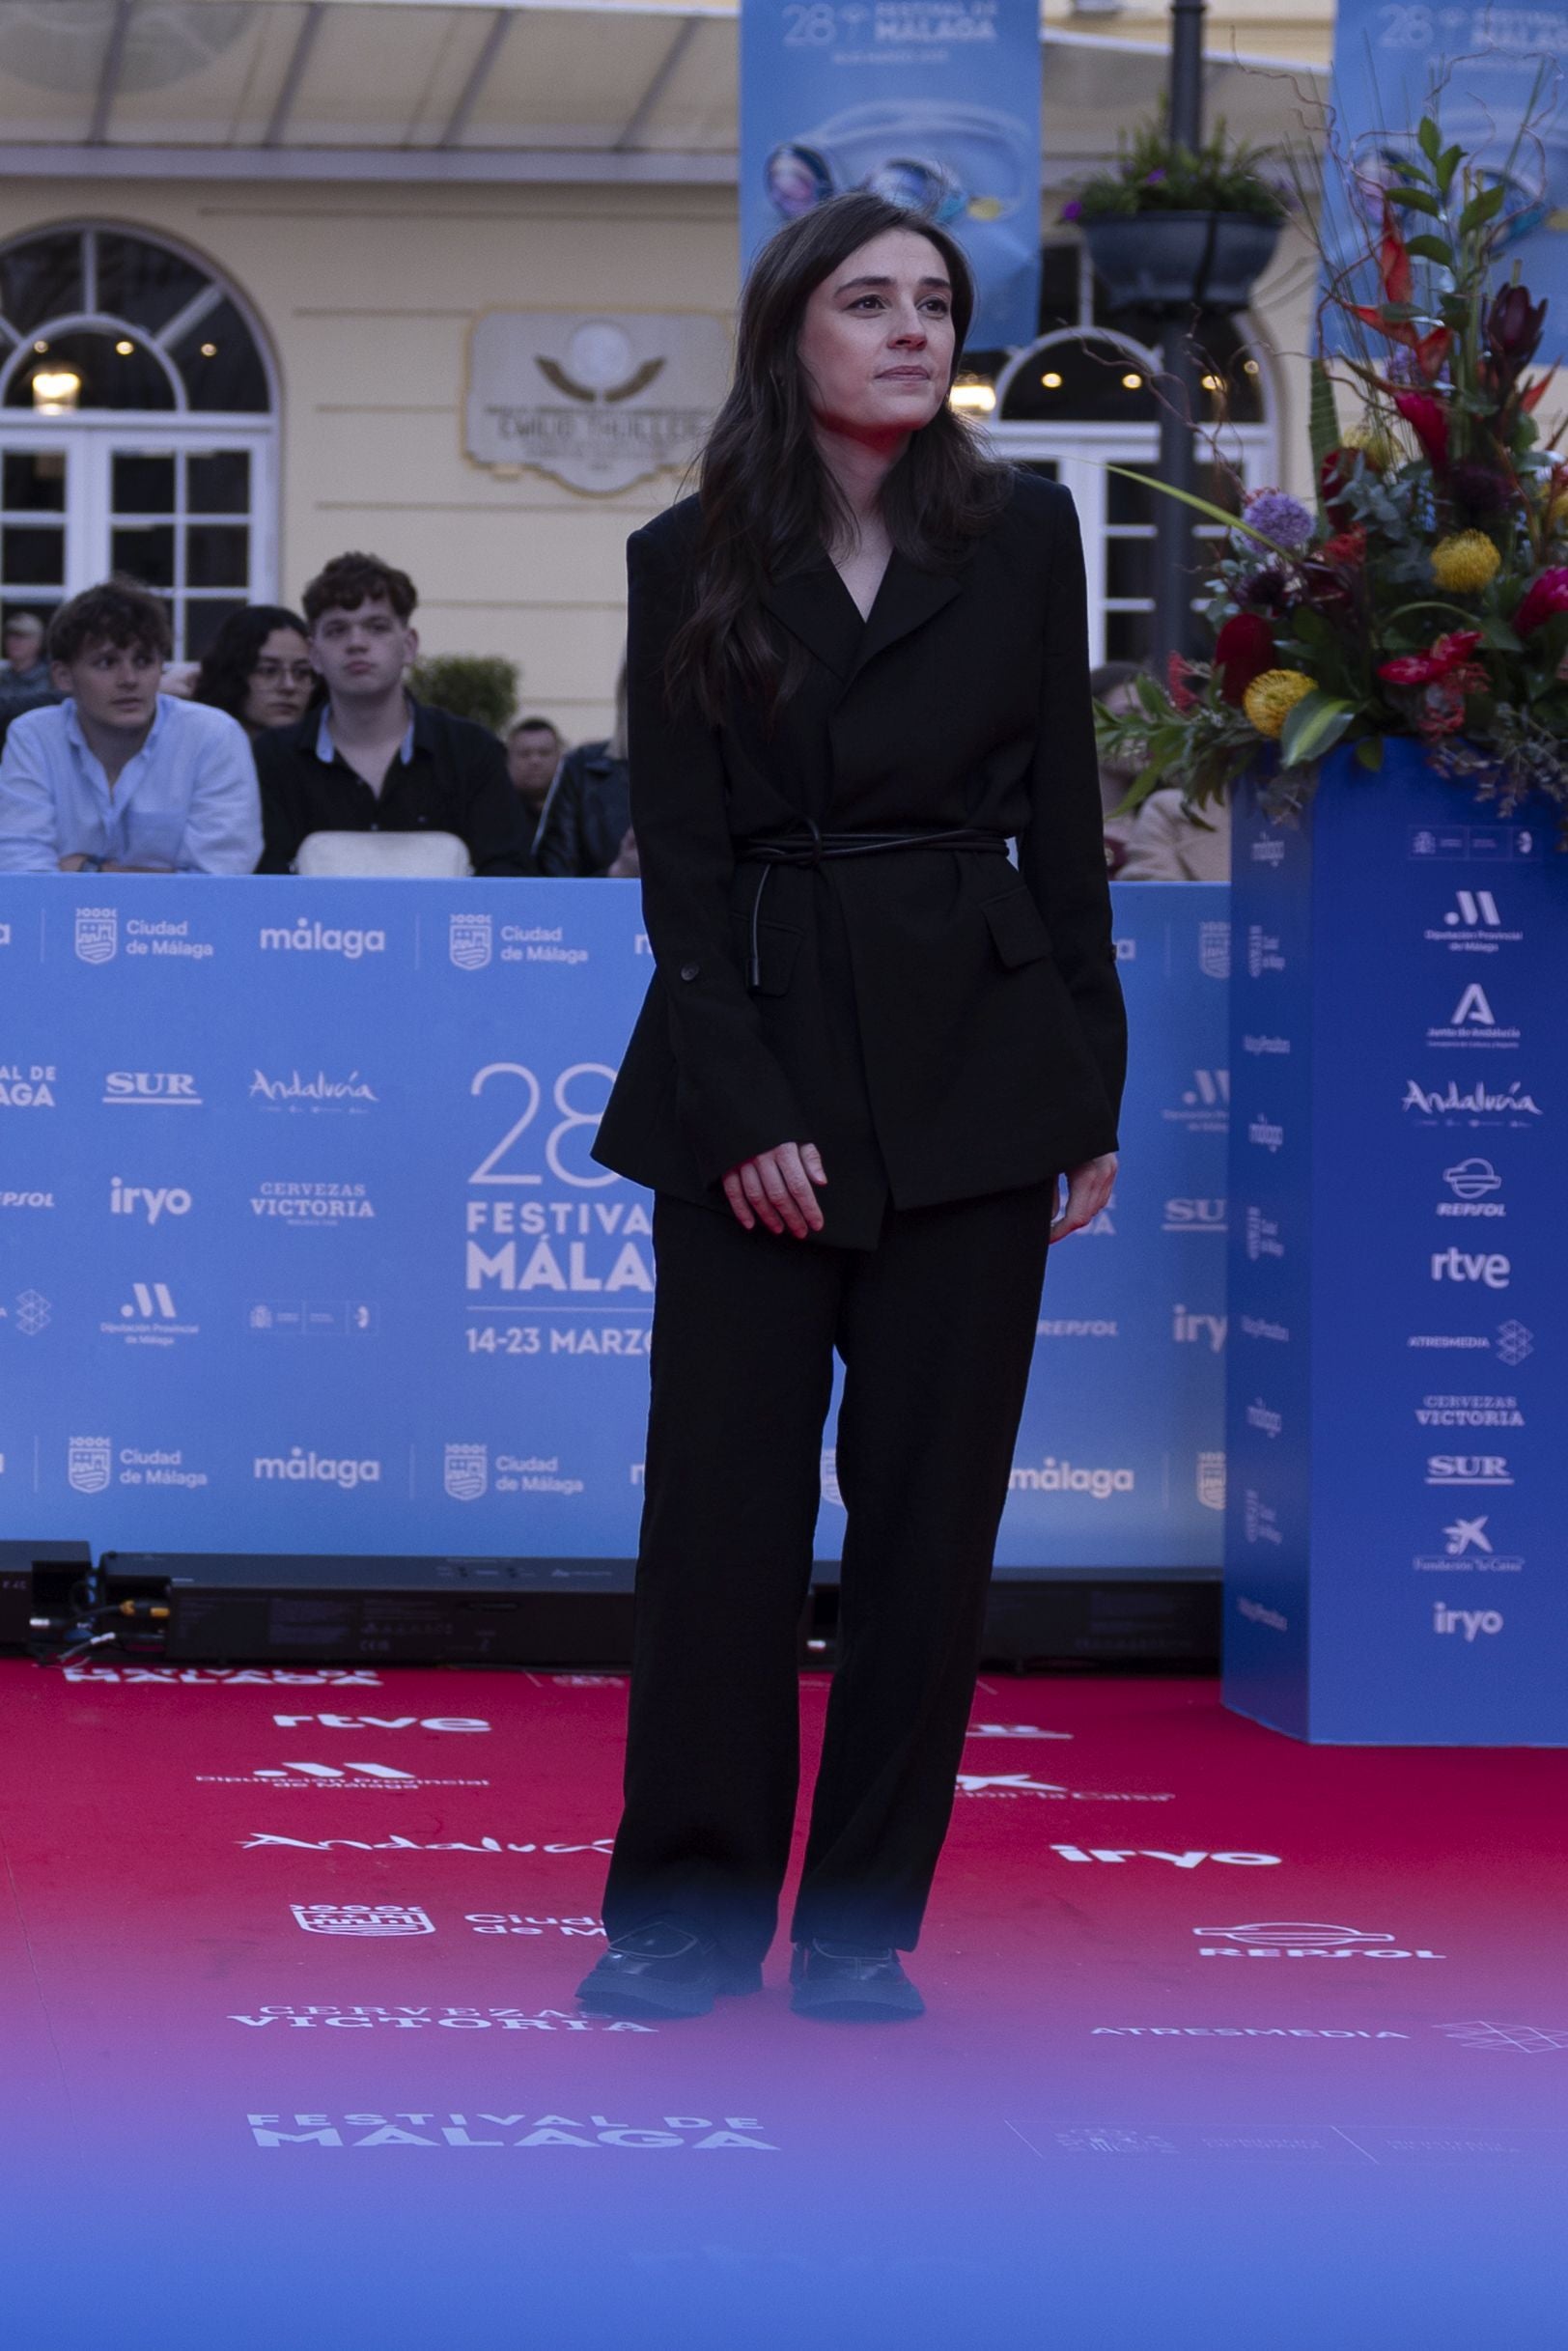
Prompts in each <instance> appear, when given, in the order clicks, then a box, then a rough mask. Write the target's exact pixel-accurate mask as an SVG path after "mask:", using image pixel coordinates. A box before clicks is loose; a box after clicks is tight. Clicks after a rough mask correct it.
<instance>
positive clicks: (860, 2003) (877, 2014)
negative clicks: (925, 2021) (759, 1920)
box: [790, 1936, 926, 2025]
mask: <svg viewBox="0 0 1568 2351" xmlns="http://www.w3.org/2000/svg"><path fill="white" fill-rule="evenodd" d="M790 1981H791V1983H792V1984H793V1985H794V1986H795V1989H794V1991H793V1993H792V1994H791V1996H790V2006H791V2007H792V2008H793V2009H794V2010H795V2013H796V2015H797V2016H819V2017H824V2018H826V2019H827V2020H829V2021H830V2022H833V2023H838V2024H852V2023H853V2024H867V2025H890V2024H892V2023H894V2022H895V2021H896V2020H898V2019H899V2018H901V2017H906V2016H924V2014H925V2012H926V2003H925V2001H923V2000H922V1999H921V1998H920V1995H919V1993H918V1992H917V1991H916V1990H915V1988H914V1986H913V1984H911V1983H910V1979H909V1977H908V1976H907V1975H906V1974H905V1973H904V1969H903V1967H902V1965H901V1964H900V1961H899V1956H898V1953H897V1952H896V1951H895V1950H891V1949H885V1950H868V1949H865V1948H864V1947H862V1946H860V1945H855V1944H852V1943H835V1942H833V1941H831V1940H824V1939H823V1938H822V1937H820V1936H819V1937H817V1938H815V1939H814V1940H813V1941H812V1942H810V1943H798V1944H797V1945H796V1946H795V1955H794V1957H793V1958H792V1959H791V1961H790Z"/></svg>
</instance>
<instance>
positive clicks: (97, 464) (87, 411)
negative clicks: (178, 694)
mask: <svg viewBox="0 0 1568 2351" xmlns="http://www.w3.org/2000/svg"><path fill="white" fill-rule="evenodd" d="M103 232H108V233H110V234H112V235H116V236H125V237H134V238H140V239H142V240H143V241H144V242H145V243H147V244H152V245H158V246H162V247H163V248H165V249H166V250H167V251H169V252H171V253H174V254H177V255H178V256H179V257H180V258H181V259H182V261H185V262H188V263H189V264H190V266H192V268H194V269H199V270H200V271H201V272H202V274H203V276H204V277H205V279H206V280H207V283H206V285H205V286H204V287H203V289H202V291H201V292H200V293H199V294H195V295H193V296H192V298H191V300H190V301H189V302H188V303H187V304H186V306H185V308H184V309H183V310H182V311H181V312H180V313H179V314H178V316H177V317H175V318H174V319H172V320H170V321H169V322H167V323H166V324H165V326H164V327H163V328H162V329H161V331H160V333H159V334H158V335H155V336H150V335H149V334H148V333H147V332H146V331H145V330H144V329H143V328H141V327H138V326H135V325H130V324H124V327H123V331H124V332H125V333H126V334H127V335H129V336H131V337H133V338H134V340H135V341H136V342H137V343H138V344H139V345H140V346H141V347H142V348H143V349H144V350H147V351H149V352H151V353H152V354H153V355H154V357H155V358H156V359H157V360H158V362H159V364H160V365H161V366H162V367H163V368H164V370H165V372H166V373H167V375H168V377H169V379H170V383H171V387H172V389H173V392H174V397H175V400H176V402H177V403H178V404H179V405H178V406H175V407H173V408H153V409H141V408H80V409H75V410H72V411H71V412H70V414H69V415H65V416H41V415H38V414H36V413H35V412H33V411H31V410H29V409H27V408H12V407H6V406H0V449H39V450H42V449H63V450H64V451H65V452H66V560H65V570H66V579H65V586H64V588H63V589H62V590H61V591H59V594H60V596H61V597H62V599H64V598H68V597H71V596H76V595H79V594H80V592H81V590H82V589H83V588H89V587H92V586H93V585H94V583H95V582H96V581H98V580H100V579H103V578H106V577H107V575H108V573H109V569H110V564H109V544H110V532H111V529H112V527H113V518H112V516H111V512H110V469H111V459H112V455H113V452H114V450H115V449H117V448H118V449H120V450H122V451H127V450H133V451H136V452H138V453H145V454H147V455H150V456H151V455H157V456H167V455H176V456H177V455H179V454H180V453H181V452H187V453H189V454H192V455H197V456H200V455H202V454H204V453H206V452H208V451H214V450H224V449H242V450H244V451H245V452H246V453H247V454H248V455H249V458H250V507H249V511H248V513H247V514H245V515H244V516H243V517H241V516H239V515H234V516H232V517H226V518H222V519H226V520H232V521H234V522H239V521H241V520H243V521H244V522H246V523H247V524H248V526H249V531H250V541H249V548H250V560H249V578H248V581H247V583H246V585H245V586H244V588H243V589H240V588H238V587H237V588H235V589H234V590H232V591H229V592H228V593H230V594H232V595H233V596H235V597H238V596H240V595H243V597H244V600H245V601H246V602H248V603H272V602H276V600H277V594H278V554H279V491H280V482H279V454H280V433H279V397H278V378H277V369H276V366H275V364H274V362H273V358H272V353H271V350H270V348H269V346H268V342H267V338H266V334H265V333H264V332H263V330H262V325H261V322H260V320H259V319H258V318H257V317H256V314H255V312H254V311H253V310H252V308H251V305H250V303H249V302H248V301H247V300H246V299H245V297H244V296H243V294H240V292H239V290H238V288H237V287H236V286H234V285H232V284H231V283H230V282H229V280H228V279H227V278H226V277H224V276H223V275H222V274H221V273H220V272H219V271H218V270H216V269H214V268H213V266H212V265H211V263H210V261H209V260H208V259H207V257H206V255H205V254H201V253H198V252H196V251H194V250H193V249H192V248H191V247H190V246H188V245H185V244H183V243H182V242H181V240H180V239H179V238H173V237H168V236H165V235H164V234H163V232H162V231H161V230H156V229H150V228H148V227H146V226H145V225H144V224H143V223H141V222H139V221H128V220H104V219H102V218H99V217H93V218H89V219H80V218H79V219H74V220H70V219H68V220H60V221H48V222H42V223H40V224H39V225H38V226H37V227H36V228H30V229H26V230H23V231H21V232H19V233H18V234H16V235H15V236H13V237H8V238H6V239H5V240H4V246H5V249H7V250H9V249H10V248H12V247H13V246H16V245H22V244H28V243H30V242H31V241H32V240H33V239H34V238H36V237H41V236H44V235H57V234H58V235H72V236H78V237H83V238H85V239H86V249H85V251H86V258H85V267H86V283H85V286H84V289H83V291H84V293H85V294H86V295H87V297H88V306H87V307H85V308H84V309H82V310H81V311H80V312H78V313H73V314H71V315H70V316H69V317H68V316H66V315H65V314H62V315H61V316H60V317H59V318H55V319H50V320H47V321H46V322H43V324H42V327H41V328H40V330H39V331H40V332H42V333H45V334H47V335H48V336H50V337H51V338H52V337H54V336H57V335H62V334H69V333H71V332H73V331H76V330H77V329H85V330H87V331H90V332H95V333H112V332H114V331H116V330H117V328H120V327H121V326H122V324H123V322H119V321H117V320H115V319H113V318H112V317H110V316H109V315H108V314H107V313H105V312H102V311H99V310H97V309H95V308H93V307H92V305H93V303H94V302H96V299H97V293H98V275H97V269H98V235H99V234H101V233H103ZM225 299H227V300H229V301H231V302H232V303H233V304H234V306H235V308H236V310H237V311H238V313H239V315H240V317H241V318H242V319H243V321H244V322H245V325H246V328H247V329H248V331H249V333H250V335H251V337H252V340H253V341H254V343H255V346H256V350H257V351H258V353H259V354H260V357H261V362H262V367H263V371H264V373H265V376H266V389H267V402H268V406H267V409H266V413H265V414H259V413H257V412H256V411H254V410H250V411H246V410H242V409H237V410H235V411H233V412H232V413H230V412H226V411H221V410H217V409H200V408H195V409H193V408H190V407H188V406H186V405H185V401H186V393H185V387H184V384H183V381H182V378H181V376H180V372H179V370H178V368H176V367H175V365H174V362H173V359H172V358H171V356H170V351H171V350H172V347H173V345H174V344H175V343H176V342H178V341H179V339H180V337H181V336H182V335H183V334H186V333H188V331H189V329H190V328H191V326H192V325H194V324H195V323H196V322H198V321H199V320H200V319H201V318H203V317H205V316H206V315H207V313H208V312H209V311H210V310H212V309H213V308H215V307H216V305H217V304H218V303H219V302H221V301H223V300H225ZM29 360H30V354H29V352H28V350H27V345H26V342H25V340H24V341H23V342H20V343H18V344H16V345H8V346H6V348H5V349H3V350H0V388H3V386H4V384H5V383H6V382H7V381H9V379H10V377H11V376H12V374H14V372H15V370H16V369H17V368H18V367H24V366H26V365H28V364H29ZM39 519H40V520H41V521H43V520H45V519H46V518H45V517H44V516H43V515H41V516H40V518H39ZM177 545H178V555H177V564H176V577H177V579H178V578H179V577H180V574H181V572H182V565H183V544H182V540H181V539H178V538H177ZM158 593H163V591H158ZM167 593H168V595H169V599H170V602H171V603H173V604H174V607H175V630H176V637H175V642H176V648H177V658H181V657H182V651H183V632H184V618H185V612H186V609H187V600H186V596H185V592H184V591H183V590H182V589H180V588H176V589H171V590H170V591H168V592H167ZM212 593H213V597H214V598H215V596H216V594H217V592H216V591H214V592H212ZM6 596H7V601H8V602H11V601H14V600H13V598H12V595H11V591H10V589H9V587H8V588H7V591H6ZM195 601H196V602H206V601H209V598H208V597H207V596H206V595H205V594H204V593H198V595H197V597H196V600H195Z"/></svg>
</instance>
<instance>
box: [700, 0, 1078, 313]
mask: <svg viewBox="0 0 1568 2351" xmlns="http://www.w3.org/2000/svg"><path fill="white" fill-rule="evenodd" d="M855 188H864V189H867V190H869V191H871V192H872V193H873V194H876V195H879V196H883V197H885V198H886V199H887V200H888V202H889V203H891V204H896V205H899V206H901V207H903V208H904V209H906V210H909V211H910V212H911V213H914V214H917V215H920V216H923V217H924V218H926V219H929V220H931V221H933V222H935V223H936V224H937V225H938V227H941V228H945V229H947V230H948V231H950V233H951V234H952V235H953V236H954V237H956V238H958V240H959V241H960V243H961V244H962V245H963V246H964V249H965V252H966V255H967V257H968V260H969V264H970V266H971V267H972V269H973V271H974V276H975V294H976V305H975V315H974V321H973V323H972V325H971V327H970V330H969V337H968V340H969V342H970V344H971V345H973V346H974V347H975V348H977V349H982V350H985V349H994V348H997V347H1000V346H1005V345H1011V344H1018V343H1026V342H1028V341H1029V339H1030V338H1031V337H1032V336H1033V334H1034V333H1035V330H1036V325H1037V322H1038V320H1037V313H1038V308H1039V289H1040V251H1039V247H1040V237H1039V217H1040V22H1039V14H1038V11H1037V9H1036V8H1035V7H1034V5H1033V0H897V5H893V0H873V5H871V6H870V7H864V6H860V5H858V4H854V5H849V6H844V7H839V6H835V5H832V0H818V4H817V5H815V6H810V7H801V6H798V5H796V4H794V0H742V8H741V247H742V262H743V264H744V266H750V263H751V262H752V260H753V259H754V257H755V255H756V253H757V251H758V248H759V247H760V246H762V245H763V244H765V243H766V242H767V240H768V238H770V237H771V236H772V235H773V233H774V232H775V231H776V230H777V229H779V228H781V227H783V225H784V224H785V223H786V222H787V221H791V220H798V218H800V216H801V215H802V214H803V213H806V212H809V211H812V210H815V208H816V207H817V206H818V205H820V204H825V203H826V202H827V201H828V199H829V198H830V197H833V196H841V195H844V194H847V193H848V192H849V191H850V190H851V189H855Z"/></svg>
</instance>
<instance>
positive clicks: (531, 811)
mask: <svg viewBox="0 0 1568 2351" xmlns="http://www.w3.org/2000/svg"><path fill="white" fill-rule="evenodd" d="M565 749H566V744H565V743H564V742H562V740H561V730H560V728H559V727H558V726H556V725H555V724H554V723H553V721H552V720H550V719H548V718H519V719H518V723H517V725H516V726H515V727H513V728H512V729H511V730H510V732H509V733H508V735H507V739H506V765H507V771H508V773H509V774H510V776H511V778H512V789H513V791H514V792H515V793H516V794H517V796H518V799H519V800H521V802H522V804H523V806H524V808H526V810H527V811H528V817H529V822H530V823H531V824H532V826H534V828H535V830H536V831H537V829H538V826H539V820H540V816H541V815H542V813H543V811H544V806H545V802H546V800H547V799H548V798H549V794H550V786H551V784H552V783H553V782H554V781H555V770H556V769H557V768H558V767H559V766H560V764H561V754H562V752H563V751H564V750H565Z"/></svg>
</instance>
